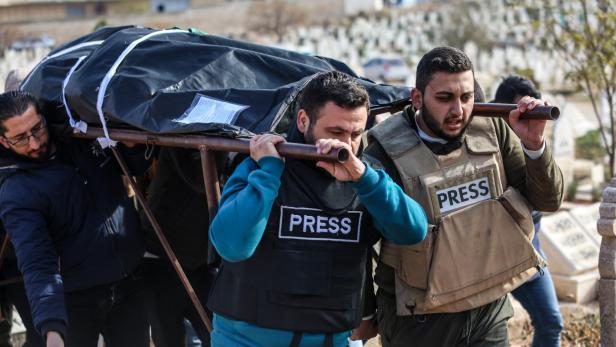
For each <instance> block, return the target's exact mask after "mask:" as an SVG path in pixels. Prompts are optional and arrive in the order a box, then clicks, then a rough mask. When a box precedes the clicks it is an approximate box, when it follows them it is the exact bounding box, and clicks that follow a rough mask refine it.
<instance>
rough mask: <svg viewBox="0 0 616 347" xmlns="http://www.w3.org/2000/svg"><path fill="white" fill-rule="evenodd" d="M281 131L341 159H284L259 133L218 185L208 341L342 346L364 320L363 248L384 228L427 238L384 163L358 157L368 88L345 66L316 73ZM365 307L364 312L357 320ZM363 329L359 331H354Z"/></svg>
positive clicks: (270, 346) (406, 240) (410, 239)
mask: <svg viewBox="0 0 616 347" xmlns="http://www.w3.org/2000/svg"><path fill="white" fill-rule="evenodd" d="M297 109H298V110H299V111H298V112H297V117H296V122H295V124H294V125H293V126H292V127H291V129H290V130H289V134H288V141H290V142H298V143H308V144H315V145H316V146H317V148H318V151H319V152H320V153H322V154H325V153H329V152H330V151H331V150H333V149H336V148H344V149H346V150H348V151H349V153H351V155H350V158H349V159H348V160H347V161H346V162H345V163H330V162H324V161H319V162H317V163H316V164H315V163H314V162H306V161H302V160H296V159H291V158H287V159H286V160H285V159H282V158H281V157H280V155H279V154H278V152H277V151H276V147H275V146H276V144H278V143H281V142H284V141H285V139H283V138H282V137H281V136H278V135H273V134H266V135H257V136H255V137H254V138H253V139H252V140H251V143H250V158H247V159H246V160H244V161H243V162H242V163H241V164H240V165H239V166H238V167H237V169H236V170H235V172H234V173H233V175H232V176H231V178H230V179H229V181H228V182H227V184H226V185H225V188H224V191H223V194H222V199H221V203H220V210H219V212H218V214H217V215H216V218H215V219H214V221H213V222H212V224H211V226H210V238H211V240H212V242H213V244H214V246H215V247H216V250H217V251H218V252H219V253H220V255H221V256H222V258H223V259H224V261H223V264H222V266H221V269H220V272H219V275H218V277H217V279H216V281H215V283H214V286H213V289H212V292H211V294H210V298H209V301H208V306H209V307H210V309H211V310H212V311H213V312H214V313H215V315H214V332H213V334H212V346H225V347H226V346H229V347H231V346H233V347H237V346H250V347H253V346H263V347H278V346H280V347H287V346H292V347H299V346H302V347H308V346H326V347H334V346H336V347H338V346H346V345H347V343H348V342H347V338H348V337H349V336H351V331H352V330H353V329H354V328H357V327H358V326H360V323H362V324H361V325H362V326H365V325H367V324H369V322H370V321H369V315H370V314H371V313H373V312H365V311H366V310H365V308H364V304H365V301H366V300H365V299H366V295H372V294H373V293H369V290H367V289H366V286H365V284H366V283H367V282H369V281H370V278H371V277H369V276H370V274H369V273H368V271H367V268H370V267H369V266H367V264H369V262H370V253H369V250H370V248H371V246H372V245H373V244H374V243H375V242H376V241H378V239H379V238H380V237H381V235H382V236H384V237H386V238H387V239H389V240H390V241H392V242H394V243H397V244H402V245H409V244H414V243H417V242H420V241H421V240H423V239H424V237H425V235H426V230H427V220H426V215H425V213H424V211H423V209H422V208H421V207H420V205H419V204H418V203H416V202H415V201H414V200H412V199H411V198H409V197H408V196H407V195H405V194H404V192H403V191H402V190H401V189H400V188H399V186H398V185H396V184H395V183H394V182H393V181H392V180H391V179H390V178H389V176H387V174H385V172H384V171H382V170H374V169H372V168H370V167H368V166H366V165H365V164H364V163H363V162H362V161H361V160H359V159H358V158H357V156H356V155H357V153H358V151H359V148H360V144H361V136H362V133H363V132H364V130H365V129H364V128H365V126H366V121H367V117H368V94H367V92H366V91H365V89H364V88H363V87H362V86H361V85H360V84H359V83H358V82H357V81H355V80H354V79H353V78H352V77H350V76H348V75H345V74H343V73H340V72H327V73H322V74H319V75H317V76H316V77H314V78H313V79H312V80H311V81H310V82H309V83H308V84H307V85H306V87H305V88H304V90H303V91H302V94H301V95H300V97H299V100H298V106H297ZM362 318H368V319H366V320H364V321H363V322H362ZM357 337H361V336H357Z"/></svg>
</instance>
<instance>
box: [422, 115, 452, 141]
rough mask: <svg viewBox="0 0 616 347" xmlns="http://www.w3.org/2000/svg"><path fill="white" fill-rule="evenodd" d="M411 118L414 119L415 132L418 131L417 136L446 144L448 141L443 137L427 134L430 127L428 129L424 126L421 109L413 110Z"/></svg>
mask: <svg viewBox="0 0 616 347" xmlns="http://www.w3.org/2000/svg"><path fill="white" fill-rule="evenodd" d="M413 120H414V121H415V126H416V127H417V132H418V133H419V137H420V138H421V139H422V140H424V141H427V142H432V143H440V144H446V143H447V142H448V141H447V140H445V139H442V138H440V137H435V136H432V135H430V134H428V132H429V131H430V129H428V127H427V126H426V123H425V122H424V120H423V119H422V117H421V111H417V112H415V116H414V117H413Z"/></svg>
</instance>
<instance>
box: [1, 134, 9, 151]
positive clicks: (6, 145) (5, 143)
mask: <svg viewBox="0 0 616 347" xmlns="http://www.w3.org/2000/svg"><path fill="white" fill-rule="evenodd" d="M0 143H1V144H2V145H3V146H4V148H6V149H11V147H10V146H9V141H7V139H6V138H4V136H2V135H0Z"/></svg>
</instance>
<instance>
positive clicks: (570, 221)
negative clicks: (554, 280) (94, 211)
mask: <svg viewBox="0 0 616 347" xmlns="http://www.w3.org/2000/svg"><path fill="white" fill-rule="evenodd" d="M539 237H540V240H541V245H542V246H543V250H544V251H545V253H546V256H547V258H548V263H549V266H550V272H552V273H555V274H559V275H564V276H573V275H579V274H581V273H583V272H586V271H590V270H594V269H596V268H597V262H598V259H599V247H598V246H597V245H596V244H595V242H594V241H593V240H592V239H591V238H590V236H589V235H588V234H587V233H586V232H585V231H584V229H583V228H582V227H581V226H580V224H579V223H577V222H576V221H575V219H574V218H573V216H571V214H569V212H567V211H561V212H557V213H554V214H552V215H549V216H545V217H543V219H542V220H541V232H540V234H539Z"/></svg>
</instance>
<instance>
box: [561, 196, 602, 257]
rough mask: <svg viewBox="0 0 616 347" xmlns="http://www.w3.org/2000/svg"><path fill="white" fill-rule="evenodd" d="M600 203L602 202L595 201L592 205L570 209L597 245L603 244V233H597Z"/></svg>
mask: <svg viewBox="0 0 616 347" xmlns="http://www.w3.org/2000/svg"><path fill="white" fill-rule="evenodd" d="M600 205H601V204H600V203H595V204H592V205H585V206H579V207H574V208H573V209H571V210H570V211H569V213H571V215H572V216H573V218H575V220H576V221H577V222H578V223H580V225H581V226H582V228H583V229H584V231H585V232H586V233H587V234H588V236H590V238H591V239H592V240H593V241H594V242H595V244H596V245H597V246H599V245H600V244H601V235H599V233H597V221H598V220H599V206H600Z"/></svg>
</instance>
